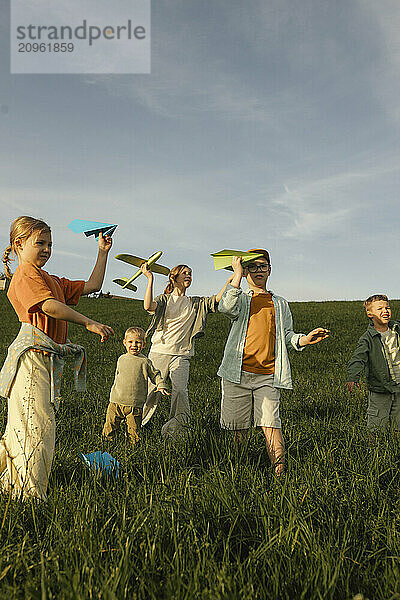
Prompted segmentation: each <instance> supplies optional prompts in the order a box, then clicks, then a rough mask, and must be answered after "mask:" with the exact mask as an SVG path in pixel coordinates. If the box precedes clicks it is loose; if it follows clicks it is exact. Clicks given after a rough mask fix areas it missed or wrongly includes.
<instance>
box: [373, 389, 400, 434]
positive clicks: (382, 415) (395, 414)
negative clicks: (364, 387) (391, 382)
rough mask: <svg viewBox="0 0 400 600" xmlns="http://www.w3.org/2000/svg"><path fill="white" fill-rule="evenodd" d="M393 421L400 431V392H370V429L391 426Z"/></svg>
mask: <svg viewBox="0 0 400 600" xmlns="http://www.w3.org/2000/svg"><path fill="white" fill-rule="evenodd" d="M391 421H392V422H393V426H394V428H395V429H396V430H397V431H400V393H399V392H398V393H397V394H380V393H378V392H368V409H367V427H368V429H378V428H384V427H390V423H391Z"/></svg>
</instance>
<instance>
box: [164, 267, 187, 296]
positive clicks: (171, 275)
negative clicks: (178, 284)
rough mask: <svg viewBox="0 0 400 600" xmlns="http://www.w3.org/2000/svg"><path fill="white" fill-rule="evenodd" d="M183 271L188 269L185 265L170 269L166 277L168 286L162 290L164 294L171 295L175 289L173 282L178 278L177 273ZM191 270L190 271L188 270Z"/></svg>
mask: <svg viewBox="0 0 400 600" xmlns="http://www.w3.org/2000/svg"><path fill="white" fill-rule="evenodd" d="M183 269H190V267H188V266H187V265H176V267H172V269H171V270H170V272H169V275H168V279H169V282H168V285H167V287H166V288H165V290H164V294H171V293H172V292H173V290H174V287H175V280H176V278H177V277H178V275H179V273H182V271H183ZM190 270H191V269H190Z"/></svg>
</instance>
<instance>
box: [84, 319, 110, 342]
mask: <svg viewBox="0 0 400 600" xmlns="http://www.w3.org/2000/svg"><path fill="white" fill-rule="evenodd" d="M86 329H87V330H88V331H91V332H92V333H97V334H98V335H100V336H101V341H102V342H105V341H106V340H108V338H109V337H111V336H112V335H114V330H113V329H112V328H111V327H109V326H108V325H103V324H102V323H97V321H89V323H87V325H86Z"/></svg>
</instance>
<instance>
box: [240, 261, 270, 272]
mask: <svg viewBox="0 0 400 600" xmlns="http://www.w3.org/2000/svg"><path fill="white" fill-rule="evenodd" d="M246 269H248V271H249V273H257V271H261V272H262V273H266V272H267V271H268V269H269V264H268V263H262V264H257V263H250V264H249V265H246Z"/></svg>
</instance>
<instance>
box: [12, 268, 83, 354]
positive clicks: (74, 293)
mask: <svg viewBox="0 0 400 600" xmlns="http://www.w3.org/2000/svg"><path fill="white" fill-rule="evenodd" d="M84 285H85V282H84V281H70V280H69V279H65V278H64V277H57V276H56V275H49V274H48V273H47V272H46V271H43V269H40V268H39V267H35V266H34V265H30V264H23V265H20V266H19V267H17V269H16V270H15V273H14V275H13V276H12V279H11V283H10V287H9V288H8V292H7V296H8V298H9V300H10V302H11V304H12V305H13V308H14V310H15V312H16V313H17V316H18V319H19V320H20V321H21V323H30V324H31V325H34V326H35V327H37V328H38V329H40V330H41V331H43V332H44V333H45V334H46V335H48V336H49V337H50V338H51V339H52V340H54V341H55V342H56V343H57V344H65V342H66V341H67V333H68V323H67V321H63V320H61V319H53V317H49V316H48V315H46V314H45V313H44V312H43V311H42V310H41V306H42V303H43V302H44V301H45V300H50V299H51V300H58V301H59V302H63V303H64V304H70V305H73V306H75V305H76V304H78V300H79V298H80V295H81V294H82V292H83V287H84Z"/></svg>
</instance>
